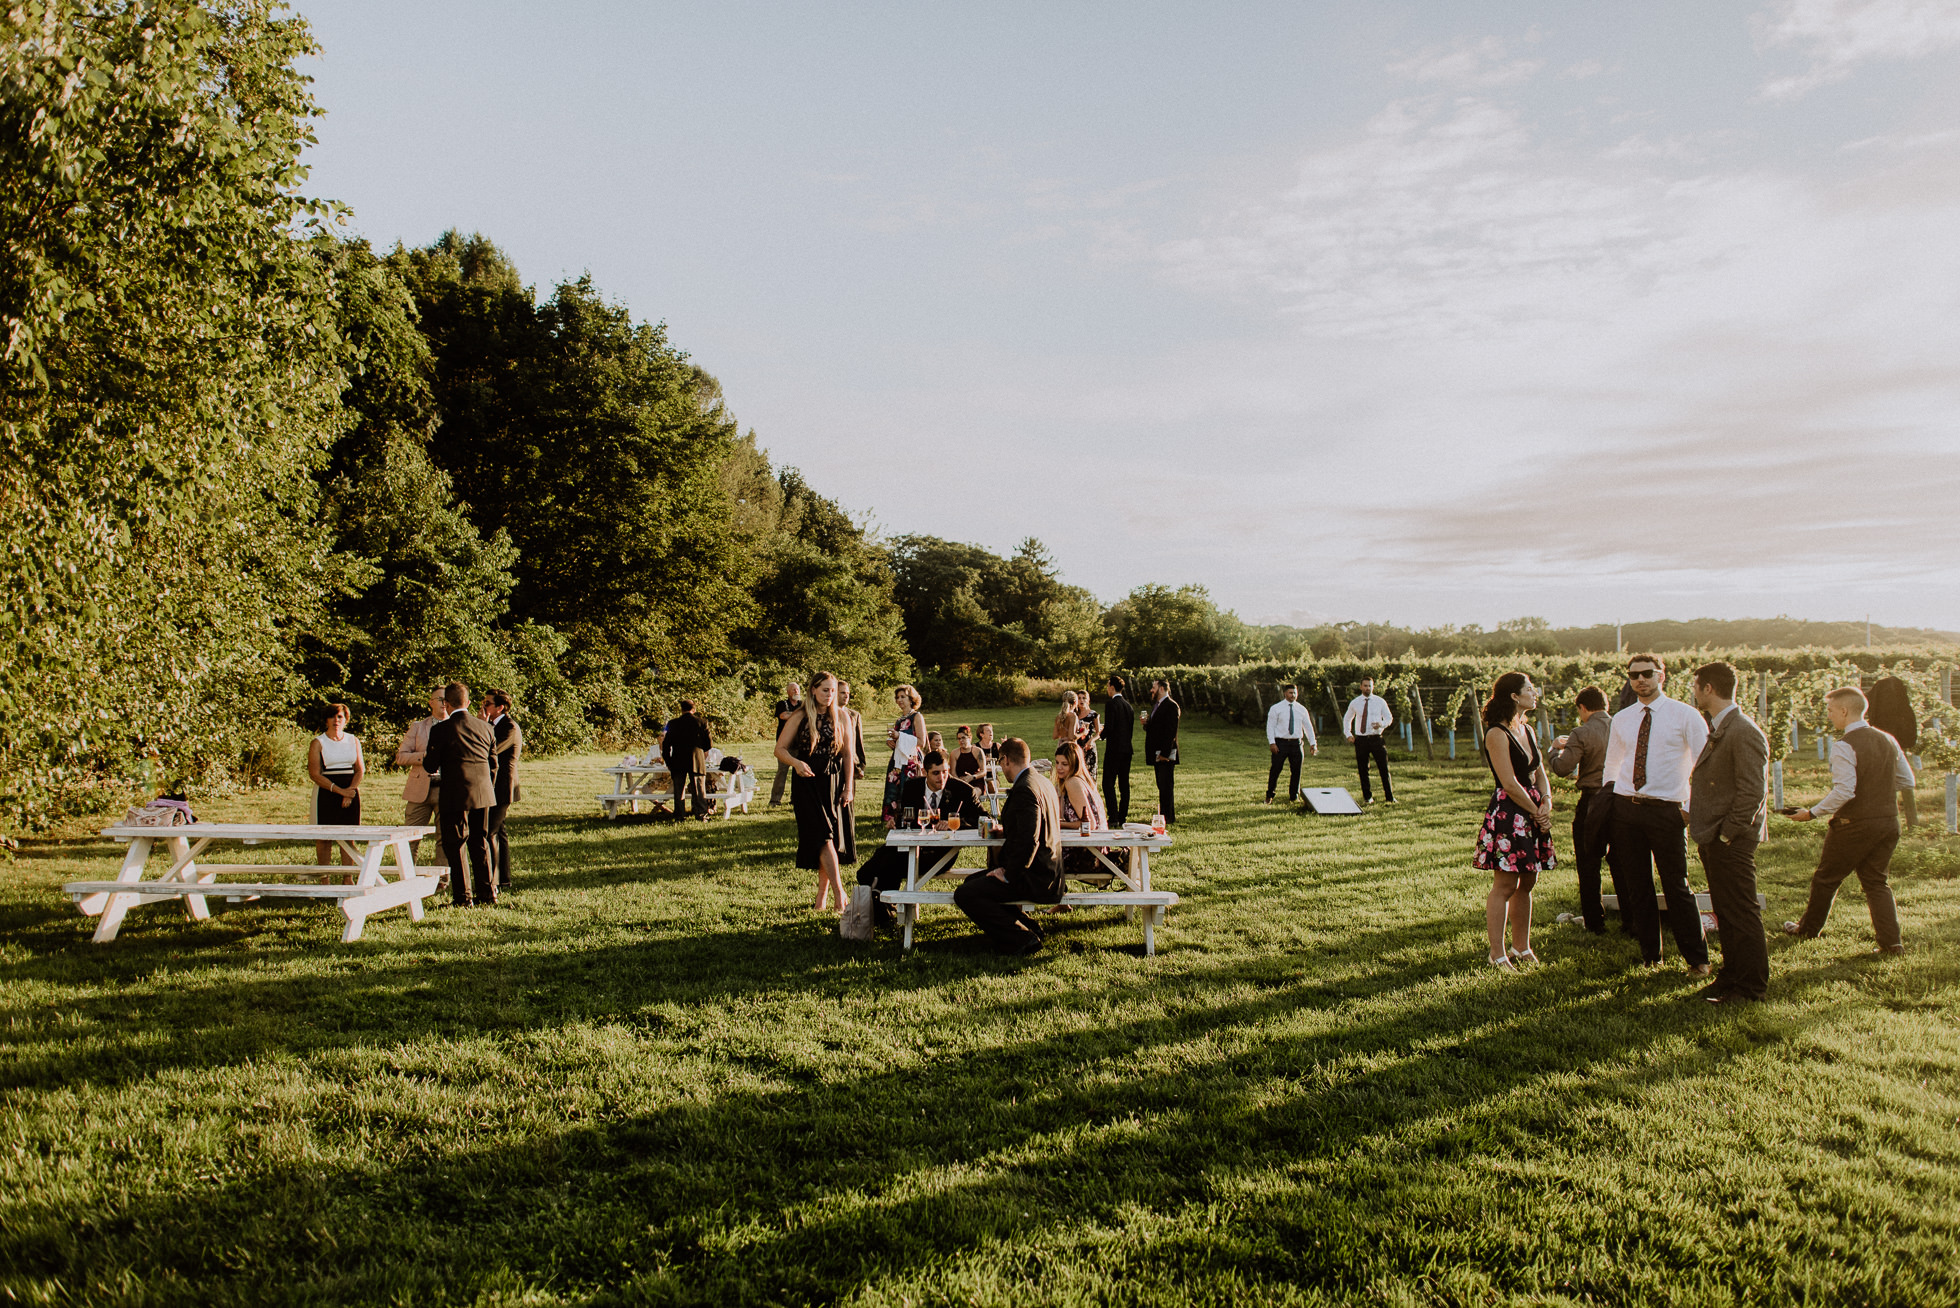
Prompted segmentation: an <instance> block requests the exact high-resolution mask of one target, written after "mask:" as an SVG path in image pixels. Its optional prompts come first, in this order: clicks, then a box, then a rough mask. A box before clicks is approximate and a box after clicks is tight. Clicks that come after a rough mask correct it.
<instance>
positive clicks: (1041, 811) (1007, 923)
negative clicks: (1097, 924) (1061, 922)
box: [953, 736, 1062, 954]
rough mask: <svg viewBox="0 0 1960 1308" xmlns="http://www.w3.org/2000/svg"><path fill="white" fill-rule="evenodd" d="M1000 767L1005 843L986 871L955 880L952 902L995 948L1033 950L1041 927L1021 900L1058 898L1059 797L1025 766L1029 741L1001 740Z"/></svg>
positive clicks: (1011, 951)
mask: <svg viewBox="0 0 1960 1308" xmlns="http://www.w3.org/2000/svg"><path fill="white" fill-rule="evenodd" d="M1000 770H1001V774H1002V775H1003V776H1004V777H1006V779H1007V780H1008V782H1009V783H1010V784H1009V788H1008V791H1007V799H1006V801H1005V802H1004V803H1003V804H1002V806H1001V811H1000V825H1001V834H1002V835H1003V836H1004V837H1006V843H1005V844H1003V845H1002V846H1001V847H1000V848H999V849H998V850H996V851H995V852H994V857H993V858H992V859H990V860H989V862H990V865H991V866H990V868H989V870H988V871H986V872H984V873H981V874H979V875H976V876H970V877H968V878H967V879H966V880H965V881H963V882H962V883H961V884H960V888H959V889H958V890H955V891H954V892H953V903H954V904H956V905H958V906H959V909H960V911H961V912H963V913H965V914H966V915H967V916H968V917H970V918H972V919H973V920H974V921H975V922H976V923H978V924H979V926H980V929H981V930H982V931H984V932H986V935H987V943H988V944H990V945H992V946H993V947H994V950H995V952H997V953H1002V954H1032V953H1034V951H1035V950H1037V949H1039V948H1041V941H1042V933H1041V928H1040V927H1038V926H1036V925H1035V923H1034V919H1033V918H1030V917H1029V916H1028V915H1027V914H1026V913H1025V912H1023V911H1022V910H1021V907H1020V904H1021V903H1022V902H1023V901H1033V902H1034V903H1038V904H1058V903H1060V902H1061V900H1062V807H1061V801H1060V799H1059V798H1058V797H1057V796H1056V794H1055V785H1054V783H1053V782H1051V781H1049V780H1048V778H1047V777H1044V776H1042V775H1041V774H1040V773H1039V772H1036V771H1035V770H1034V769H1033V768H1031V767H1029V766H1028V742H1027V741H1025V740H1022V739H1020V738H1019V737H1018V736H1010V737H1008V738H1007V739H1006V740H1003V741H1002V742H1001V744H1000Z"/></svg>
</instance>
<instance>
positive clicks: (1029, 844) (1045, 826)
mask: <svg viewBox="0 0 1960 1308" xmlns="http://www.w3.org/2000/svg"><path fill="white" fill-rule="evenodd" d="M1000 825H1001V835H1002V836H1003V837H1005V839H1006V843H1005V844H1003V845H1002V846H1001V847H1000V848H999V850H997V851H996V852H995V855H994V859H993V866H995V867H998V868H1000V869H1001V870H1002V871H1004V872H1005V873H1006V874H1007V883H1008V884H1009V885H1010V886H1013V887H1014V888H1015V889H1016V890H1017V891H1019V892H1020V893H1022V894H1024V895H1026V896H1027V897H1028V898H1029V899H1033V900H1037V901H1039V902H1041V903H1047V904H1054V903H1059V902H1060V901H1061V898H1062V857H1061V830H1062V804H1061V800H1060V798H1059V797H1058V796H1057V795H1056V794H1055V783H1054V782H1052V781H1050V780H1049V779H1048V778H1047V777H1044V776H1042V775H1041V774H1040V773H1039V772H1036V771H1035V770H1034V769H1033V768H1024V769H1022V772H1021V775H1020V776H1018V777H1016V778H1015V779H1014V785H1013V786H1012V787H1011V788H1009V790H1008V792H1007V799H1006V801H1005V802H1004V803H1003V804H1002V805H1001V809H1000Z"/></svg>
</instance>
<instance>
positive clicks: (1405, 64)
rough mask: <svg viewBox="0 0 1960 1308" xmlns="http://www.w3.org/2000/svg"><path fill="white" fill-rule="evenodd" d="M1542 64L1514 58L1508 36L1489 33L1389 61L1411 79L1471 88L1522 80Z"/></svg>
mask: <svg viewBox="0 0 1960 1308" xmlns="http://www.w3.org/2000/svg"><path fill="white" fill-rule="evenodd" d="M1526 39H1527V40H1531V39H1533V38H1530V37H1527V38H1526ZM1542 67H1544V61H1543V60H1539V59H1513V58H1511V57H1510V49H1509V46H1508V45H1507V43H1506V42H1505V41H1504V40H1502V39H1501V38H1499V37H1495V36H1486V37H1483V38H1482V39H1480V40H1475V41H1471V40H1459V41H1457V42H1456V43H1455V44H1453V45H1449V46H1429V47H1427V48H1425V49H1423V50H1420V51H1418V52H1416V53H1415V54H1412V55H1409V56H1407V57H1405V58H1402V59H1398V60H1396V61H1395V62H1394V63H1391V64H1389V65H1388V71H1389V72H1390V73H1393V74H1394V75H1395V76H1397V77H1406V78H1408V79H1409V80H1410V81H1415V82H1440V83H1442V84H1443V85H1445V86H1454V87H1463V88H1466V89H1467V88H1476V87H1489V86H1505V85H1508V84H1510V83H1513V82H1522V81H1524V80H1526V79H1527V78H1529V77H1531V76H1532V74H1534V73H1536V72H1537V71H1538V70H1539V69H1540V68H1542Z"/></svg>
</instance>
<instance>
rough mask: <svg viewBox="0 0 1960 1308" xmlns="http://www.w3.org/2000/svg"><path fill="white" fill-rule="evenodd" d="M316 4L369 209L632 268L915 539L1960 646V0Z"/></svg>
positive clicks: (1238, 580) (1107, 594) (1477, 605)
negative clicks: (1838, 623)
mask: <svg viewBox="0 0 1960 1308" xmlns="http://www.w3.org/2000/svg"><path fill="white" fill-rule="evenodd" d="M296 7H297V9H298V11H299V12H300V13H301V14H303V15H304V16H305V17H306V18H307V19H308V21H309V22H310V23H311V24H312V26H313V29H314V34H315V37H316V39H317V40H318V42H319V43H320V46H321V52H320V54H319V56H318V57H317V58H314V59H309V60H308V61H307V62H306V71H307V72H308V73H309V74H310V75H311V76H312V77H313V78H314V79H315V86H314V90H315V94H316V96H317V98H318V99H319V101H320V104H321V106H322V107H323V108H324V109H325V110H326V116H325V117H324V118H323V119H322V120H321V121H320V122H319V124H318V127H317V131H318V137H319V141H318V144H317V146H315V147H314V148H313V149H312V150H311V152H310V156H309V163H310V165H311V167H312V174H311V177H310V178H309V181H308V189H309V190H310V191H311V192H312V193H313V194H315V195H319V196H323V197H328V198H332V199H336V200H340V201H342V202H344V203H346V204H348V205H350V206H351V208H352V210H353V215H354V216H353V219H352V223H351V228H352V230H353V231H355V232H357V233H358V234H360V235H363V236H366V237H368V238H369V239H371V240H372V241H374V242H375V243H376V244H377V245H380V246H383V247H386V246H391V245H393V244H394V243H395V242H396V241H402V242H405V243H407V244H410V245H417V244H426V243H428V242H429V241H431V240H433V239H435V237H436V236H438V235H439V234H440V233H441V232H442V231H444V230H445V229H447V228H451V227H455V228H460V229H462V230H464V231H480V232H482V233H483V234H484V235H486V236H488V237H490V238H491V239H492V240H494V241H496V242H497V243H498V244H499V245H500V246H501V247H502V248H503V249H504V250H505V251H506V252H507V253H508V254H509V255H510V256H511V257H512V258H513V260H514V261H515V262H516V264H517V266H518V268H519V269H520V271H521V272H522V274H523V275H524V276H525V278H526V279H527V280H530V281H533V282H535V283H536V286H537V289H538V292H539V294H540V295H541V296H542V295H548V294H549V293H550V290H551V288H552V286H553V285H555V284H556V283H557V282H558V281H560V280H563V279H567V278H574V277H577V276H579V275H580V274H582V273H587V272H589V273H590V274H591V275H592V277H593V278H594V280H595V283H596V284H597V286H598V287H599V289H600V290H601V292H602V293H604V294H605V295H607V296H608V297H609V298H612V299H614V300H617V301H619V302H621V303H623V304H625V305H626V306H628V308H629V309H630V310H631V311H632V313H633V314H634V315H635V316H636V317H638V318H641V319H644V320H647V321H654V322H659V321H664V322H666V323H667V324H668V325H669V329H670V332H671V335H672V339H673V341H674V342H675V344H677V345H678V346H680V347H681V348H683V349H685V350H687V351H688V352H689V353H690V354H691V355H692V356H693V358H694V359H695V361H696V362H698V363H700V364H701V365H702V366H703V367H705V368H707V369H708V370H709V371H710V372H712V373H714V374H715V375H716V376H717V377H718V378H719V379H720V380H721V383H722V386H723V389H724V392H725V394H726V396H727V399H728V402H729V404H730V406H731V408H732V409H733V411H734V413H735V415H736V417H737V418H738V419H739V421H740V422H741V423H742V425H743V427H744V428H753V429H754V430H755V431H756V433H757V436H758V438H759V439H760V441H761V443H762V444H763V446H764V447H765V448H767V449H768V451H769V452H770V455H771V457H772V459H773V460H774V461H775V462H776V463H777V464H778V465H780V466H794V467H798V468H800V469H802V470H803V472H804V474H805V476H806V477H807V478H808V479H809V480H810V481H811V483H812V484H813V485H815V486H816V487H817V488H818V489H819V490H821V491H824V492H825V493H828V494H831V495H833V496H834V497H835V498H837V499H839V500H840V502H842V503H843V504H844V505H845V506H846V507H847V508H849V509H851V510H853V511H854V512H859V513H862V514H865V515H868V519H869V520H870V521H872V522H873V523H875V525H876V526H877V528H878V529H879V530H881V531H883V532H886V533H890V534H898V533H906V532H921V533H927V534H932V535H938V536H942V537H947V538H950V539H956V540H966V541H972V542H975V543H978V544H981V545H985V546H988V547H990V548H993V549H996V550H999V551H1003V552H1005V551H1008V550H1011V549H1012V548H1013V547H1014V545H1015V544H1016V543H1017V542H1018V541H1020V540H1021V539H1022V538H1023V537H1026V536H1036V537H1039V538H1040V539H1041V540H1042V541H1043V542H1044V543H1045V544H1046V545H1047V546H1048V547H1049V549H1050V550H1051V551H1052V553H1053V554H1054V555H1055V557H1056V559H1057V561H1058V562H1059V563H1060V565H1061V568H1062V572H1063V575H1064V577H1065V578H1066V579H1067V580H1069V581H1071V582H1074V583H1076V584H1079V585H1083V586H1087V587H1088V588H1090V589H1091V590H1092V591H1094V592H1095V593H1096V594H1097V595H1098V596H1099V597H1101V598H1102V599H1104V600H1106V601H1109V600H1115V599H1117V598H1120V597H1121V596H1122V595H1123V594H1125V593H1127V592H1128V591H1129V590H1130V589H1131V588H1132V587H1135V586H1138V585H1142V584H1145V583H1153V582H1154V583H1162V584H1167V585H1173V586H1177V585H1184V584H1188V583H1198V584H1202V585H1205V586H1207V587H1208V588H1209V589H1210V591H1211V593H1212V595H1213V597H1214V598H1215V599H1217V600H1218V601H1219V602H1220V603H1221V604H1222V605H1224V606H1226V607H1229V608H1233V609H1235V610H1236V611H1237V612H1238V613H1239V614H1240V615H1241V616H1242V617H1245V618H1247V619H1250V620H1253V621H1277V622H1284V621H1291V622H1297V623H1302V624H1308V623H1314V622H1320V621H1327V620H1337V619H1356V620H1364V621H1394V622H1399V623H1403V624H1407V625H1414V626H1428V625H1436V624H1444V623H1451V624H1464V623H1473V622H1474V623H1481V624H1483V625H1485V626H1487V627H1488V626H1492V625H1494V624H1495V623H1496V622H1497V621H1499V620H1501V619H1504V618H1509V617H1516V616H1521V615H1527V614H1528V615H1536V616H1543V617H1546V618H1549V619H1551V620H1552V621H1553V622H1554V623H1556V624H1559V625H1567V624H1591V623H1596V622H1612V621H1628V622H1632V621H1639V620H1646V619H1655V618H1694V617H1704V616H1709V617H1766V616H1773V615H1776V614H1789V615H1791V616H1795V617H1809V618H1819V619H1833V620H1846V619H1862V618H1863V617H1865V616H1866V615H1867V614H1869V615H1870V616H1871V618H1872V620H1873V621H1875V622H1878V623H1884V624H1888V625H1905V626H1933V627H1941V628H1946V629H1960V564H1956V549H1957V548H1960V527H1956V509H1960V0H1746V2H1743V3H1723V2H1722V0H1688V2H1685V3H1677V2H1676V0H1643V3H1641V4H1639V5H1572V4H1569V3H1556V4H1555V3H1497V2H1495V0H1488V2H1482V3H1469V2H1465V0H1456V2H1454V3H1442V2H1439V3H1405V2H1399V0H1365V2H1359V0H1357V2H1355V3H1317V2H1312V0H1308V2H1302V0H1291V2H1287V3H1273V4H1257V3H1247V4H1224V3H1211V4H1202V5H1199V4H1153V3H1148V2H1147V0H1125V3H1121V4H1115V3H1111V4H1098V3H1064V4H1056V3H1054V0H1041V2H1039V3H1019V2H1018V0H989V3H987V4H984V5H981V4H969V5H951V4H921V3H917V2H916V0H913V2H912V3H903V4H891V5H871V4H820V3H815V4H813V3H809V2H808V0H802V2H800V3H773V4H772V3H744V2H743V0H716V2H715V3H702V4H693V3H679V2H676V3H658V4H646V3H610V4H609V3H596V2H595V3H584V2H581V3H573V4H563V5H550V6H541V5H532V4H508V3H498V2H492V0H470V3H467V4H464V3H446V2H442V0H414V2H411V3H408V4H403V3H401V2H400V0H393V2H392V3H387V4H382V3H378V2H370V0H298V3H297V6H296ZM463 489H464V493H465V494H467V488H463Z"/></svg>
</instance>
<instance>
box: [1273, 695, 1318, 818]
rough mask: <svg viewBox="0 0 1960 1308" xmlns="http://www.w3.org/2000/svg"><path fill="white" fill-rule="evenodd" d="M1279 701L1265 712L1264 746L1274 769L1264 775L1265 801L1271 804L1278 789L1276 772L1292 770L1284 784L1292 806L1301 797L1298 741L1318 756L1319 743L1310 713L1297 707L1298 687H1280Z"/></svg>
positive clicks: (1288, 800) (1298, 705)
mask: <svg viewBox="0 0 1960 1308" xmlns="http://www.w3.org/2000/svg"><path fill="white" fill-rule="evenodd" d="M1280 695H1281V696H1282V697H1283V698H1281V700H1280V702H1279V703H1277V704H1275V705H1273V706H1272V708H1271V709H1269V710H1267V713H1266V747H1267V748H1268V749H1270V750H1271V751H1272V754H1273V766H1272V769H1271V770H1270V771H1268V772H1267V773H1266V802H1267V803H1268V804H1270V803H1272V802H1273V792H1274V791H1275V790H1277V789H1279V770H1280V767H1281V766H1282V765H1286V764H1290V765H1291V766H1292V768H1293V772H1292V775H1291V777H1290V778H1289V779H1288V781H1287V783H1286V802H1287V803H1289V804H1291V803H1293V802H1294V801H1295V800H1297V799H1299V798H1300V742H1301V741H1302V740H1304V741H1306V743H1307V748H1308V749H1310V750H1312V751H1313V752H1314V756H1315V757H1316V758H1318V757H1319V756H1320V742H1319V741H1317V740H1315V739H1314V735H1313V714H1311V713H1309V712H1307V711H1306V710H1305V709H1303V708H1301V707H1300V688H1299V687H1298V686H1281V687H1280Z"/></svg>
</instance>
